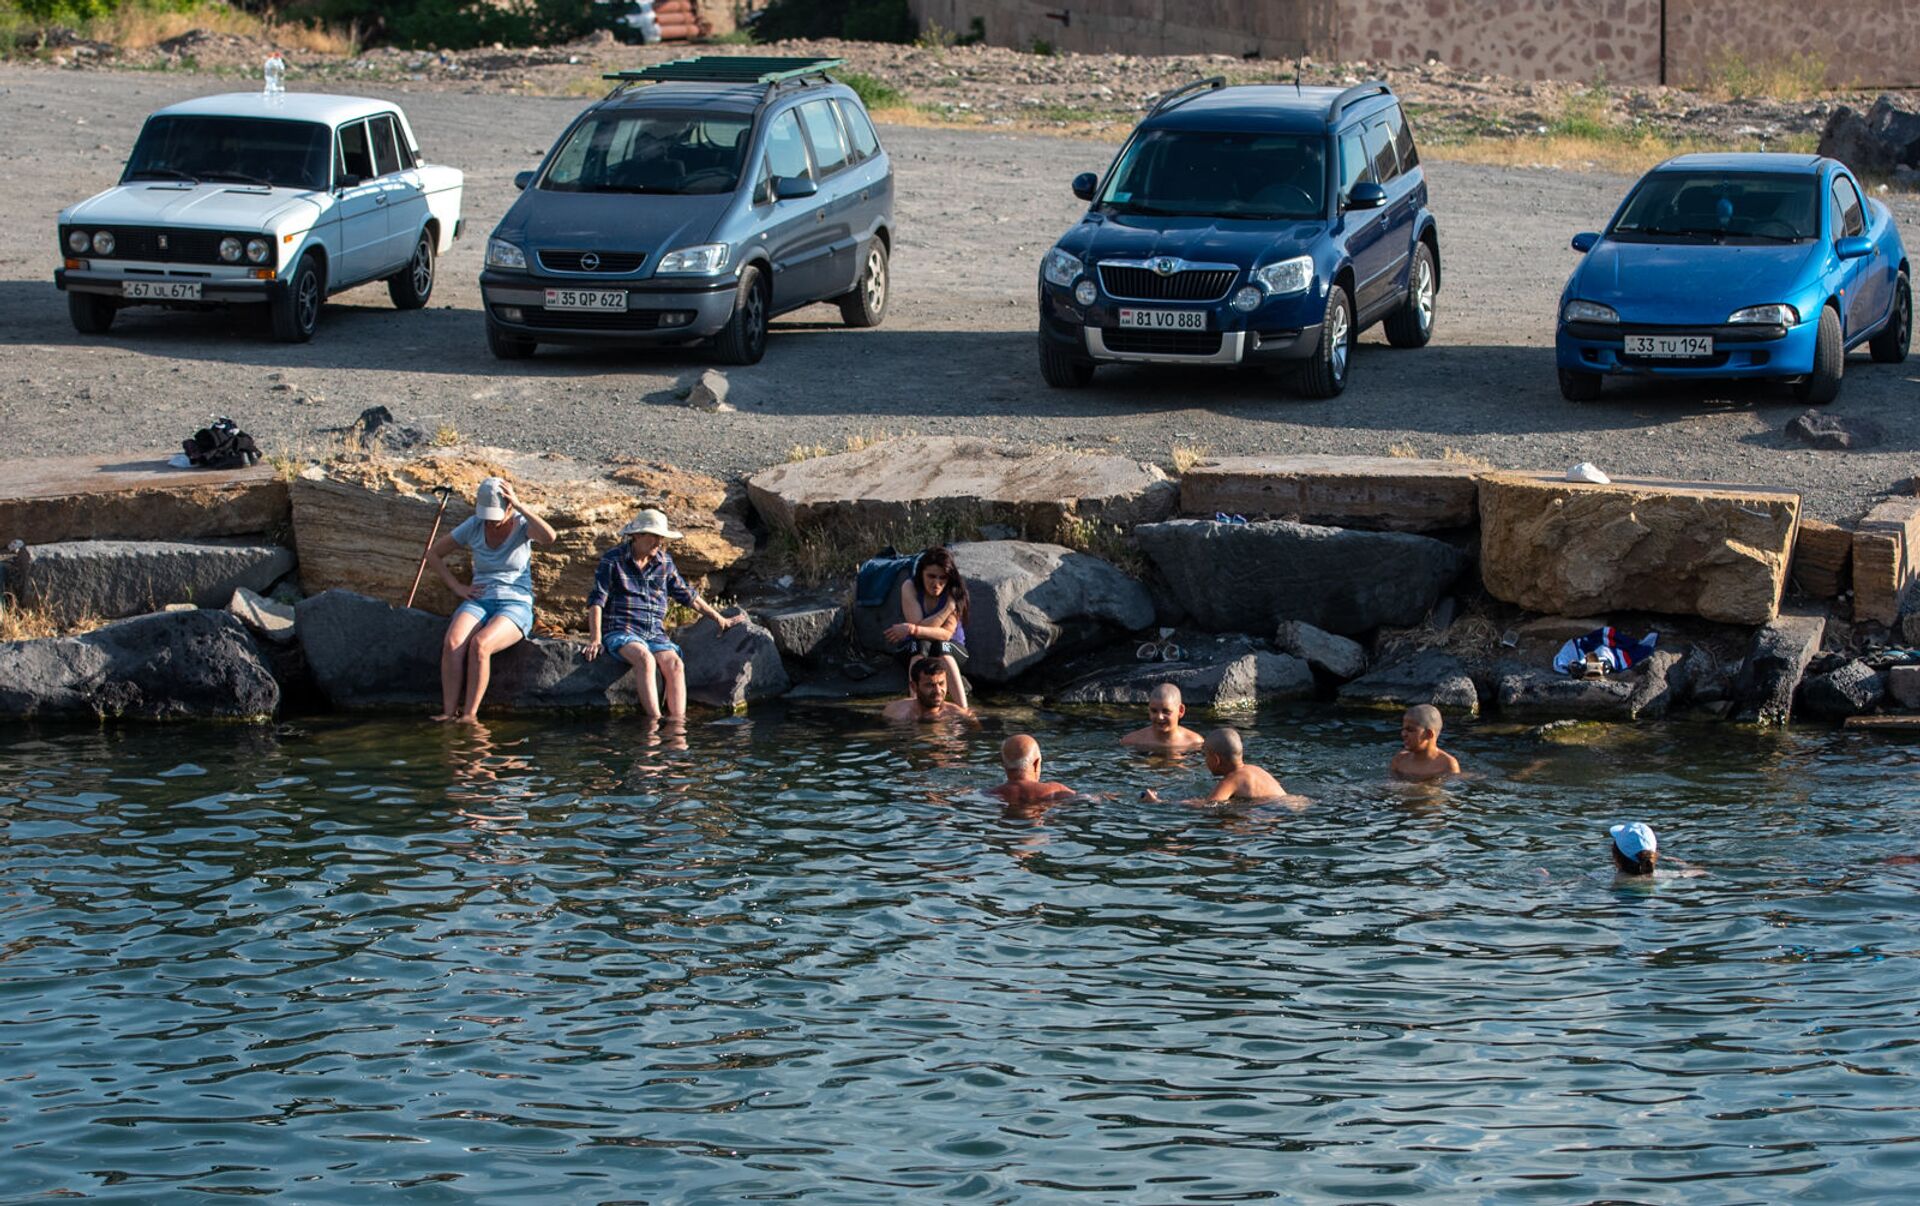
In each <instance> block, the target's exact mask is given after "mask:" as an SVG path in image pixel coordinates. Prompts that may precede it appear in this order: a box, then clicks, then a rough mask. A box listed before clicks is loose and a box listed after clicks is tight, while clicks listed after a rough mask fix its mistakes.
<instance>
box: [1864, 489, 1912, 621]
mask: <svg viewBox="0 0 1920 1206" xmlns="http://www.w3.org/2000/svg"><path fill="white" fill-rule="evenodd" d="M1916 568H1920V498H1905V497H1900V498H1889V499H1885V500H1883V501H1882V502H1880V503H1879V504H1878V505H1876V506H1875V507H1874V508H1873V509H1872V510H1871V511H1868V512H1867V513H1866V515H1865V516H1864V517H1863V518H1862V519H1861V520H1860V523H1859V526H1858V527H1856V528H1855V529H1854V533H1853V618H1854V619H1855V620H1869V621H1872V622H1873V623H1875V624H1886V625H1888V626H1892V625H1893V624H1894V623H1895V622H1896V621H1897V620H1898V619H1899V616H1900V605H1901V603H1902V601H1903V600H1904V599H1905V597H1906V593H1907V588H1908V587H1909V586H1910V585H1912V582H1913V578H1914V571H1915V569H1916Z"/></svg>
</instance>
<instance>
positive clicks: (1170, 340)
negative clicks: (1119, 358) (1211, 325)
mask: <svg viewBox="0 0 1920 1206" xmlns="http://www.w3.org/2000/svg"><path fill="white" fill-rule="evenodd" d="M1100 338H1101V340H1102V341H1103V342H1104V343H1105V344H1106V345H1107V350H1108V351H1109V352H1129V353H1132V354H1134V355H1136V356H1213V355H1217V354H1218V353H1219V351H1220V332H1218V331H1140V330H1135V329H1133V328H1131V327H1128V328H1121V327H1105V328H1102V329H1101V331H1100Z"/></svg>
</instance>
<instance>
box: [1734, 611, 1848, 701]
mask: <svg viewBox="0 0 1920 1206" xmlns="http://www.w3.org/2000/svg"><path fill="white" fill-rule="evenodd" d="M1826 630H1827V618H1826V616H1825V615H1784V616H1780V617H1778V618H1777V619H1774V620H1772V621H1770V622H1768V623H1767V624H1765V625H1762V626H1761V628H1760V629H1759V630H1758V631H1756V632H1755V633H1754V634H1753V643H1752V645H1750V646H1749V647H1748V649H1747V660H1746V661H1745V662H1744V663H1742V665H1741V667H1740V673H1739V676H1738V677H1737V678H1736V679H1735V680H1734V686H1733V691H1734V704H1735V710H1734V718H1735V719H1737V720H1744V721H1752V722H1754V723H1757V724H1765V725H1783V724H1785V723H1787V721H1788V720H1790V719H1792V717H1793V695H1794V692H1795V691H1797V690H1798V689H1799V687H1800V676H1801V675H1803V674H1805V673H1806V670H1807V663H1809V662H1811V661H1812V660H1813V656H1814V654H1816V653H1818V652H1820V638H1821V637H1822V636H1824V635H1825V634H1826Z"/></svg>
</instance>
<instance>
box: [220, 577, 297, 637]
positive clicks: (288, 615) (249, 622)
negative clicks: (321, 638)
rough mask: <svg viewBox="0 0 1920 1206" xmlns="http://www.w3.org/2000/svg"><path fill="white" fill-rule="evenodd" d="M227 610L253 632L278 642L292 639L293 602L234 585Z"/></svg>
mask: <svg viewBox="0 0 1920 1206" xmlns="http://www.w3.org/2000/svg"><path fill="white" fill-rule="evenodd" d="M227 610H228V611H229V612H231V613H232V614H233V615H235V616H237V617H239V620H240V622H241V623H242V624H245V625H246V626H247V627H248V628H249V629H251V630H252V631H253V632H255V633H257V634H259V635H260V636H263V637H266V638H267V639H268V640H270V641H273V642H276V643H278V644H286V643H287V642H289V641H291V640H293V604H291V603H282V602H280V601H279V600H278V599H268V598H264V597H262V596H261V595H258V594H256V593H254V592H253V591H250V590H248V589H247V588H246V587H244V586H241V587H236V588H235V589H234V592H233V597H232V598H230V599H228V600H227Z"/></svg>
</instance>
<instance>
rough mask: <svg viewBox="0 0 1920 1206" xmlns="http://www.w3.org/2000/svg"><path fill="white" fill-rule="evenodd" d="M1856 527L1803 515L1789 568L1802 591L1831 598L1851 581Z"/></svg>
mask: <svg viewBox="0 0 1920 1206" xmlns="http://www.w3.org/2000/svg"><path fill="white" fill-rule="evenodd" d="M1852 571H1853V531H1852V529H1850V528H1843V527H1841V526H1840V525H1839V524H1836V523H1828V522H1827V521H1826V520H1824V519H1815V518H1814V517H1813V516H1811V515H1802V516H1801V517H1800V530H1799V531H1798V532H1797V533H1795V534H1794V537H1793V564H1792V566H1791V568H1790V570H1789V572H1790V573H1791V574H1792V576H1793V584H1794V585H1795V586H1797V587H1799V588H1800V593H1802V594H1804V595H1807V596H1808V597H1810V598H1814V599H1831V598H1834V597H1835V596H1837V595H1838V594H1839V593H1840V592H1841V591H1843V590H1845V589H1847V584H1848V583H1849V582H1850V581H1852V577H1853V574H1852Z"/></svg>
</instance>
